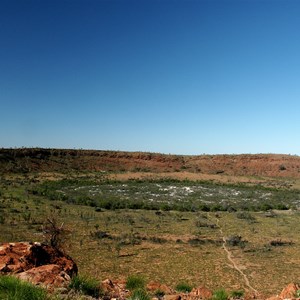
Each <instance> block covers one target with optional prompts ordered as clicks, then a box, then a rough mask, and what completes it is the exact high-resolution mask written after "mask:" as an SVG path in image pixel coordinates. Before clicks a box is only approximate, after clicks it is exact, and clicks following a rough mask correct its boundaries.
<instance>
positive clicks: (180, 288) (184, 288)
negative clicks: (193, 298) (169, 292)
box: [175, 282, 192, 293]
mask: <svg viewBox="0 0 300 300" xmlns="http://www.w3.org/2000/svg"><path fill="white" fill-rule="evenodd" d="M175 290H176V291H177V292H183V293H189V292H190V291H191V290H192V287H191V286H190V285H189V284H187V283H185V282H181V283H179V284H177V285H176V287H175Z"/></svg>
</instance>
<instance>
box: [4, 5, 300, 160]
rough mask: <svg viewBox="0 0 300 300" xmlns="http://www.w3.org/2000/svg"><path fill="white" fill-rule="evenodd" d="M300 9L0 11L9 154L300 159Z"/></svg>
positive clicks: (193, 7) (20, 8)
mask: <svg viewBox="0 0 300 300" xmlns="http://www.w3.org/2000/svg"><path fill="white" fill-rule="evenodd" d="M299 15H300V1H296V0H294V1H292V0H282V1H279V0H274V1H272V0H267V1H259V0H248V1H247V0H239V1H230V0H221V1H217V0H202V1H201V0H199V1H192V0H143V1H140V0H139V1H133V0H103V1H101V0H82V1H79V0H50V1H48V0H43V1H40V0H26V1H24V0H19V1H17V0H0V104H1V118H0V126H1V130H0V147H22V146H25V147H57V148H84V149H103V150H128V151H151V152H162V153H174V154H202V153H209V154H221V153H228V154H231V153H286V154H298V155H299V154H300V150H299V149H300V139H299V138H298V131H299V129H300V118H299V112H300V101H299V100H300V84H299V83H300V18H299Z"/></svg>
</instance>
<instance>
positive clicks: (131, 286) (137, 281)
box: [126, 275, 145, 291]
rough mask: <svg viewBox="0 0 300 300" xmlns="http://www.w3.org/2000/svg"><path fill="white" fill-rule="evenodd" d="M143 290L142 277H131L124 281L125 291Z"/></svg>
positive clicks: (143, 282)
mask: <svg viewBox="0 0 300 300" xmlns="http://www.w3.org/2000/svg"><path fill="white" fill-rule="evenodd" d="M144 288H145V280H144V278H143V277H142V276H139V275H131V276H129V277H128V278H127V280H126V289H128V290H130V291H133V290H137V289H144Z"/></svg>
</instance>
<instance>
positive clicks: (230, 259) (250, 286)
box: [217, 218, 259, 295]
mask: <svg viewBox="0 0 300 300" xmlns="http://www.w3.org/2000/svg"><path fill="white" fill-rule="evenodd" d="M217 225H218V228H219V231H220V233H221V236H222V240H223V245H222V248H223V249H224V251H225V252H226V254H227V258H228V260H229V261H230V263H231V264H232V266H233V268H234V269H235V270H237V271H238V272H239V273H240V274H241V275H242V277H243V279H244V281H245V285H246V286H247V287H248V288H249V290H250V291H252V292H254V293H255V295H258V294H259V292H258V290H256V289H255V288H254V287H253V286H252V285H251V284H250V281H249V279H248V277H247V275H246V274H245V273H244V272H243V271H242V270H241V268H240V267H239V265H237V263H236V262H235V261H234V259H233V257H232V253H231V251H230V250H229V249H228V248H227V247H226V239H225V236H224V233H223V230H222V227H221V226H220V224H219V219H218V218H217Z"/></svg>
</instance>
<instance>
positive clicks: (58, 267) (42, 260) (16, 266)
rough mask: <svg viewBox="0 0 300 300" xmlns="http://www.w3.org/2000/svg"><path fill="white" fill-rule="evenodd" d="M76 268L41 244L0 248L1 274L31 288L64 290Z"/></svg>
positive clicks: (60, 253)
mask: <svg viewBox="0 0 300 300" xmlns="http://www.w3.org/2000/svg"><path fill="white" fill-rule="evenodd" d="M77 271H78V269H77V265H76V263H75V262H74V261H73V260H72V258H71V257H69V256H68V255H66V254H64V253H63V252H62V251H60V250H59V249H56V248H53V247H51V246H48V245H45V244H40V243H27V242H23V243H6V244H3V245H1V246H0V274H3V275H16V274H17V275H16V276H17V277H19V278H21V279H24V280H27V281H30V282H32V283H34V284H42V285H45V286H48V287H49V286H50V285H53V286H55V287H56V286H65V285H66V284H67V283H68V282H69V281H70V279H71V277H72V276H73V275H76V274H77Z"/></svg>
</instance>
